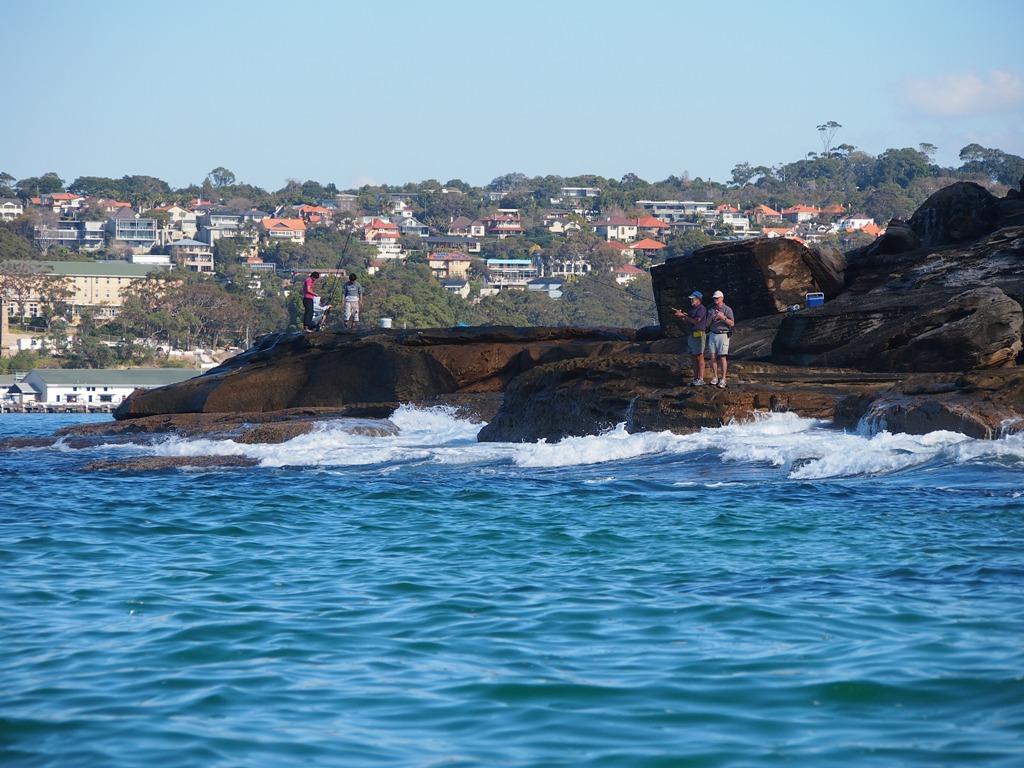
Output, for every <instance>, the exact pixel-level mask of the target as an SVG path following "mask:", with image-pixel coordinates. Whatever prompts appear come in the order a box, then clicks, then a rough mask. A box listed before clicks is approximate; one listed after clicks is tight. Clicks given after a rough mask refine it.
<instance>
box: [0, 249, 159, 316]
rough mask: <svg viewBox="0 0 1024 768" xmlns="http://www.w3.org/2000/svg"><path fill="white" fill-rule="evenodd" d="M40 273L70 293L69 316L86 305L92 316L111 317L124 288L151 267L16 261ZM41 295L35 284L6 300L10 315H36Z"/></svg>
mask: <svg viewBox="0 0 1024 768" xmlns="http://www.w3.org/2000/svg"><path fill="white" fill-rule="evenodd" d="M18 264H23V265H25V267H26V268H27V269H28V270H35V271H38V273H39V274H40V275H41V276H45V277H50V278H57V279H60V280H62V281H63V282H64V284H65V286H66V287H67V288H68V290H69V293H70V295H69V296H68V298H67V304H68V305H69V307H70V308H71V314H72V318H73V319H77V318H78V316H79V315H81V313H82V310H83V309H86V308H89V309H92V310H94V311H95V313H96V317H99V318H108V317H115V316H116V315H117V313H118V311H119V310H120V308H121V306H122V305H123V304H124V296H125V292H126V291H127V290H128V288H130V287H131V286H132V285H133V284H134V283H135V282H136V281H139V280H145V279H146V275H147V273H148V272H149V271H150V269H152V267H150V266H147V265H145V264H129V263H128V262H126V261H30V262H18ZM42 300H43V299H42V296H41V294H40V293H39V291H38V289H37V288H36V287H30V288H29V289H28V290H27V291H26V293H25V295H24V296H20V297H18V299H17V300H11V299H8V300H7V302H6V303H7V308H8V313H9V316H10V317H22V318H29V317H38V316H39V314H40V312H41V310H42Z"/></svg>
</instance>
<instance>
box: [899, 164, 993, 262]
mask: <svg viewBox="0 0 1024 768" xmlns="http://www.w3.org/2000/svg"><path fill="white" fill-rule="evenodd" d="M999 214H1000V212H999V203H998V199H997V198H996V197H995V196H994V195H992V194H991V193H990V192H989V191H988V190H987V189H985V188H984V187H983V186H981V185H980V184H975V183H973V182H970V181H959V182H957V183H956V184H950V185H949V186H948V187H943V188H942V189H940V190H939V191H938V192H935V193H934V194H932V195H931V197H929V198H928V199H927V200H925V201H924V202H923V203H922V204H921V207H919V208H918V209H917V210H916V211H915V212H914V215H913V216H912V217H911V218H910V221H909V222H908V223H909V224H910V228H911V229H912V230H914V232H915V233H916V234H917V236H918V237H920V238H921V244H922V245H924V246H925V247H929V248H932V247H935V246H939V245H954V244H958V243H966V242H969V241H971V240H977V239H978V238H979V237H984V236H985V235H987V234H988V233H989V232H992V231H993V230H994V229H995V228H996V226H997V224H998V222H999Z"/></svg>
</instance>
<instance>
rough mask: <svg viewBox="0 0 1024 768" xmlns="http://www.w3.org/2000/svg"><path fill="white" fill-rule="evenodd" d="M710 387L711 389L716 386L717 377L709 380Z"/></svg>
mask: <svg viewBox="0 0 1024 768" xmlns="http://www.w3.org/2000/svg"><path fill="white" fill-rule="evenodd" d="M711 386H712V387H716V386H718V377H717V376H716V377H715V378H713V379H712V380H711Z"/></svg>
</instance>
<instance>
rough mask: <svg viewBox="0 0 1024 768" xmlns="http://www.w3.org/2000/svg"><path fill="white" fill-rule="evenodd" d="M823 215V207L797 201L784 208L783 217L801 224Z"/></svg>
mask: <svg viewBox="0 0 1024 768" xmlns="http://www.w3.org/2000/svg"><path fill="white" fill-rule="evenodd" d="M819 215H821V209H820V208H817V207H815V206H813V205H804V204H803V203H797V204H796V205H794V206H791V207H789V208H784V209H783V210H782V218H784V219H785V220H786V221H791V222H792V223H794V224H800V223H801V222H804V221H810V220H811V219H816V218H818V216H819Z"/></svg>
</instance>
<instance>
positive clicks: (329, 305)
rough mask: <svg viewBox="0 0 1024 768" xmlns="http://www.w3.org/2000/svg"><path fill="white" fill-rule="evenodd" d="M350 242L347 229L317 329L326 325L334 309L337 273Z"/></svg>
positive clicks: (349, 234)
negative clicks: (324, 308) (325, 307)
mask: <svg viewBox="0 0 1024 768" xmlns="http://www.w3.org/2000/svg"><path fill="white" fill-rule="evenodd" d="M351 240H352V230H351V229H349V231H348V234H346V235H345V244H344V245H343V246H341V256H339V257H338V261H337V263H336V264H335V265H334V280H332V281H331V293H330V296H328V301H327V309H326V310H325V311H324V316H323V317H322V318H321V319H320V323H319V324H318V327H319V328H321V329H322V328H323V327H324V325H326V324H327V318H328V317H329V316H330V314H331V310H332V309H333V308H334V295H335V292H336V291H337V290H338V273H339V272H340V271H341V265H342V264H344V263H345V256H346V255H347V254H348V244H349V242H350V241H351Z"/></svg>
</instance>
